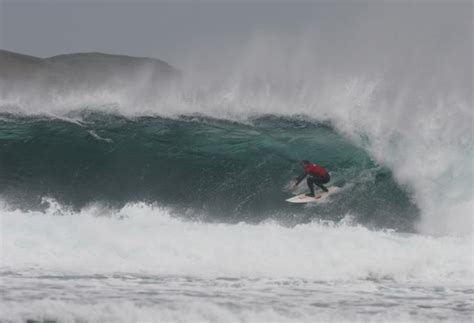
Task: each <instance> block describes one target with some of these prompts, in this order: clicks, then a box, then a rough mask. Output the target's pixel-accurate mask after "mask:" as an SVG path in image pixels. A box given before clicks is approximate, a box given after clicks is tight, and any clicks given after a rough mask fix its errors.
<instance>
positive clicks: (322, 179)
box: [314, 175, 329, 192]
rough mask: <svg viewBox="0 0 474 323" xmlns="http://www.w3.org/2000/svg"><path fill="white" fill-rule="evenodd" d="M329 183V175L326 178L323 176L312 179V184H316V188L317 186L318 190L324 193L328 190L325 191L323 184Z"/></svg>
mask: <svg viewBox="0 0 474 323" xmlns="http://www.w3.org/2000/svg"><path fill="white" fill-rule="evenodd" d="M328 182H329V175H328V176H324V177H315V178H314V184H316V186H318V187H319V188H320V189H322V190H323V191H324V192H329V190H328V189H327V187H326V186H324V185H323V184H326V183H328Z"/></svg>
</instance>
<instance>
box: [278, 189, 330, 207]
mask: <svg viewBox="0 0 474 323" xmlns="http://www.w3.org/2000/svg"><path fill="white" fill-rule="evenodd" d="M328 190H329V192H323V191H319V192H316V193H315V196H314V197H312V196H306V193H303V194H300V195H296V196H293V197H290V198H289V199H286V201H287V202H290V203H314V202H324V201H325V200H326V198H327V197H328V196H329V195H331V193H334V192H335V191H337V190H339V187H337V186H331V187H328Z"/></svg>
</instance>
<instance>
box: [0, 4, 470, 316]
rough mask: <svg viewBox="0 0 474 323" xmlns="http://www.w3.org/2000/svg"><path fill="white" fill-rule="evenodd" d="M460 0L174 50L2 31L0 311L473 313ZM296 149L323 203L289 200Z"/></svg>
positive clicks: (465, 52) (466, 43)
mask: <svg viewBox="0 0 474 323" xmlns="http://www.w3.org/2000/svg"><path fill="white" fill-rule="evenodd" d="M460 8H461V7H459V8H458V7H453V8H445V7H443V8H442V9H443V11H442V12H443V14H440V13H439V11H438V9H439V8H438V7H436V6H435V7H424V8H423V10H421V9H417V10H418V11H417V10H413V11H411V10H408V11H405V10H401V11H397V12H395V13H393V12H392V13H393V17H392V15H387V16H386V17H385V19H383V22H381V21H379V20H378V19H375V18H374V19H373V20H368V22H366V23H363V24H361V25H360V26H359V25H358V26H359V28H358V29H354V30H351V31H347V30H346V32H347V33H349V34H350V35H351V36H352V37H351V38H350V39H351V40H350V41H347V39H346V36H344V37H342V34H340V33H339V31H338V30H335V31H334V30H333V31H331V32H327V33H325V32H324V28H322V29H321V28H320V29H317V28H316V29H312V28H311V25H309V26H308V28H305V29H304V30H300V31H298V32H297V33H296V34H288V33H282V32H278V31H270V32H268V31H262V32H258V33H255V35H253V36H252V37H251V38H250V39H249V40H248V41H247V42H246V43H245V45H242V47H241V48H239V51H238V52H235V53H231V54H229V53H228V52H226V51H222V52H219V51H217V52H212V53H210V54H209V53H208V54H207V55H210V57H191V58H190V59H189V61H184V62H183V64H182V65H180V66H171V65H169V64H168V63H166V62H164V61H161V60H158V59H151V58H138V57H131V56H123V55H110V54H101V53H76V54H66V55H58V56H54V57H49V58H38V57H33V56H27V55H22V54H18V53H13V52H10V51H3V50H2V51H0V225H1V228H0V234H1V237H0V279H1V280H0V284H1V288H2V292H1V295H0V299H1V301H0V321H2V322H58V323H59V322H346V321H351V322H352V321H357V322H472V320H473V315H474V300H473V295H474V284H473V281H474V265H473V254H474V253H473V246H474V244H473V234H474V228H473V209H474V184H473V181H474V164H473V159H474V141H473V124H474V114H473V111H474V110H473V106H472V102H473V100H472V99H473V97H472V13H471V14H470V15H469V14H467V12H468V10H462V11H463V12H466V13H461V12H459V10H460ZM469 8H471V9H472V6H470V7H469ZM412 9H414V8H412ZM461 9H462V8H461ZM420 10H421V11H420ZM381 12H382V11H376V13H378V14H381ZM407 12H409V13H407ZM450 12H454V13H456V14H457V15H458V16H459V19H458V20H457V23H456V24H448V23H447V22H446V24H443V22H444V19H446V21H447V20H448V19H447V18H446V17H447V16H448V14H449V13H450ZM368 14H369V16H370V11H369V13H368ZM400 15H401V16H403V18H404V19H403V21H404V26H401V25H400V23H399V19H396V18H397V17H399V16H400ZM420 15H421V16H422V17H423V19H425V20H424V21H425V22H426V24H424V25H422V26H420V25H419V17H420ZM372 18H373V17H372ZM315 30H316V31H317V32H316V31H315ZM380 30H383V31H384V33H381V32H380ZM387 34H390V35H391V34H394V35H398V36H399V37H387V36H386V35H387ZM344 35H345V34H344ZM440 39H441V40H442V41H441V42H440ZM343 40H346V41H345V42H344V41H343ZM342 43H344V44H345V45H346V46H348V48H350V49H351V51H346V50H341V47H339V46H341V45H340V44H342ZM334 48H339V49H340V50H335V49H334ZM346 52H350V53H351V55H350V57H348V56H347V55H344V53H346ZM196 55H197V54H196ZM209 60H210V61H212V68H211V69H210V68H209V66H201V64H204V63H203V62H208V61H209ZM302 159H309V160H311V161H314V162H317V163H319V164H321V165H323V166H325V167H326V168H327V169H328V170H329V172H330V174H331V183H332V184H333V185H335V186H337V187H338V191H337V193H336V194H333V195H331V196H330V198H329V199H328V200H327V201H325V203H314V204H311V205H304V206H302V205H292V204H289V203H286V202H285V199H286V198H288V197H290V196H292V194H295V193H301V192H304V191H305V190H306V186H305V183H302V184H300V186H299V187H298V189H297V190H296V192H293V191H291V190H290V189H289V187H290V186H291V180H292V179H293V178H295V177H296V176H298V175H299V174H300V172H301V169H300V166H299V164H298V162H299V161H300V160H302Z"/></svg>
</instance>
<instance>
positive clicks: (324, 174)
mask: <svg viewBox="0 0 474 323" xmlns="http://www.w3.org/2000/svg"><path fill="white" fill-rule="evenodd" d="M301 166H303V170H304V173H303V174H301V175H300V176H298V177H297V178H296V182H295V185H294V187H295V188H296V186H298V184H299V183H301V181H302V180H303V179H304V178H305V177H306V176H308V178H307V179H306V182H307V183H308V187H309V193H307V194H306V196H312V197H314V185H316V186H318V187H319V188H320V189H322V190H323V191H325V192H328V189H327V187H326V186H324V185H323V184H326V183H328V182H329V180H330V178H329V173H328V171H327V170H326V169H325V168H324V167H322V166H321V165H318V164H314V163H310V162H309V161H307V160H302V161H301Z"/></svg>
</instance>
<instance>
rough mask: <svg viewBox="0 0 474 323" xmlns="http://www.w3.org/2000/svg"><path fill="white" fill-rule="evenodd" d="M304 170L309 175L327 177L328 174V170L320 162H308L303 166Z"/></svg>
mask: <svg viewBox="0 0 474 323" xmlns="http://www.w3.org/2000/svg"><path fill="white" fill-rule="evenodd" d="M303 168H304V172H305V174H307V175H311V176H315V177H325V176H327V175H328V171H327V170H326V169H325V168H324V167H323V166H321V165H318V164H306V165H304V166H303Z"/></svg>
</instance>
